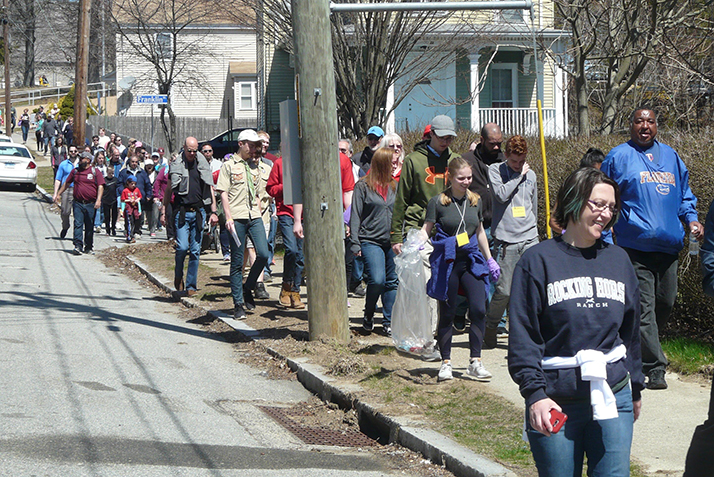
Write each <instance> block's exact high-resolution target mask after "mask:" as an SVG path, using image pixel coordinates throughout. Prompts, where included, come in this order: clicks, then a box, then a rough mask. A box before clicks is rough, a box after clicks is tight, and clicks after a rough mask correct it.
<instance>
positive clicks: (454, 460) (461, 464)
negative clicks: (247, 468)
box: [127, 256, 516, 477]
mask: <svg viewBox="0 0 714 477" xmlns="http://www.w3.org/2000/svg"><path fill="white" fill-rule="evenodd" d="M127 258H128V259H129V260H130V261H132V262H133V263H134V265H135V266H136V268H137V269H138V270H139V271H140V272H141V273H142V274H144V275H145V276H146V278H147V279H148V280H149V281H150V282H151V283H153V284H154V285H156V286H157V287H159V288H160V289H162V290H163V291H165V292H167V293H172V292H173V291H174V289H173V288H171V287H169V286H168V285H166V283H169V282H168V281H167V280H165V279H164V278H163V277H160V276H158V275H154V274H153V273H152V272H150V271H149V270H148V268H147V267H146V266H145V265H143V264H142V263H141V262H140V261H139V260H138V259H137V258H136V257H133V256H127ZM180 302H181V303H182V304H183V305H185V306H187V307H189V308H201V309H202V310H203V311H205V312H206V313H207V314H208V315H209V316H212V317H213V318H216V319H219V320H221V321H223V322H224V323H226V324H227V325H228V326H230V327H231V328H233V329H234V330H236V331H238V332H239V333H242V334H243V335H245V336H246V337H248V338H250V339H252V340H254V341H259V340H261V339H263V337H262V335H261V334H260V331H258V330H255V329H253V328H251V327H250V326H248V325H246V324H245V323H244V322H242V321H237V320H234V319H233V318H231V317H230V316H228V315H227V314H225V313H222V312H217V311H213V310H206V309H205V308H203V307H201V306H200V305H198V304H197V303H196V302H195V301H193V300H190V299H187V298H185V297H182V298H181V300H180ZM266 350H267V352H268V354H270V355H271V356H273V357H275V358H278V359H281V360H284V361H285V362H286V363H287V364H288V366H289V367H290V369H291V370H292V371H293V372H294V373H296V374H297V378H298V381H300V383H301V384H302V385H303V386H304V387H305V388H306V389H307V390H309V391H311V392H313V393H315V394H316V395H318V396H319V397H320V399H322V400H324V401H330V402H334V403H336V404H338V405H339V406H340V407H342V408H344V409H354V410H355V411H357V416H358V421H359V423H360V427H367V428H372V429H375V430H377V431H378V432H379V433H380V434H382V435H388V436H389V442H390V443H391V442H396V443H397V444H399V445H401V446H403V447H406V448H407V449H410V450H412V451H414V452H419V453H420V454H421V455H422V456H424V458H426V459H429V460H431V461H432V462H433V463H435V464H438V465H442V466H444V467H445V468H446V470H448V471H449V472H451V473H453V474H454V475H455V476H457V477H516V474H515V473H513V472H512V471H511V470H509V469H507V468H506V467H504V466H502V465H501V464H498V463H496V462H493V461H491V460H489V459H487V458H485V457H483V456H481V455H478V454H476V453H475V452H473V451H472V450H470V449H467V448H466V447H464V446H462V445H461V444H457V443H456V442H454V441H453V440H451V439H450V438H448V437H446V436H444V435H443V434H440V433H438V432H435V431H432V430H430V429H425V428H423V427H418V424H419V423H418V422H414V421H409V420H407V419H402V418H393V417H390V416H387V415H385V414H382V413H381V412H380V411H378V410H377V409H376V408H375V407H374V406H372V405H370V404H368V403H366V402H364V401H361V400H360V399H358V398H356V397H355V396H354V393H355V392H356V391H358V390H361V388H360V387H359V386H344V385H343V387H338V386H337V385H336V384H334V380H333V379H331V378H330V377H329V376H327V375H325V374H324V372H323V368H322V367H321V366H318V365H315V364H311V363H308V362H307V358H298V359H293V358H289V357H287V356H283V355H282V354H280V353H279V352H277V351H276V350H274V349H272V348H269V347H266Z"/></svg>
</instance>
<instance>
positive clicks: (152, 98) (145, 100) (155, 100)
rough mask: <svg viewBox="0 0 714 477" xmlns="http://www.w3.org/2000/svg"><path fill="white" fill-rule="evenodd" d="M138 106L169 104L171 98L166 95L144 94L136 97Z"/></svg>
mask: <svg viewBox="0 0 714 477" xmlns="http://www.w3.org/2000/svg"><path fill="white" fill-rule="evenodd" d="M136 102H137V104H168V102H169V96H168V95H166V94H143V95H140V96H137V97H136Z"/></svg>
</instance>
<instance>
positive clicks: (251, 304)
mask: <svg viewBox="0 0 714 477" xmlns="http://www.w3.org/2000/svg"><path fill="white" fill-rule="evenodd" d="M243 301H244V302H245V309H246V310H255V300H254V299H253V291H252V290H249V289H247V288H246V287H245V285H244V286H243Z"/></svg>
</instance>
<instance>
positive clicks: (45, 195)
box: [35, 186, 54, 204]
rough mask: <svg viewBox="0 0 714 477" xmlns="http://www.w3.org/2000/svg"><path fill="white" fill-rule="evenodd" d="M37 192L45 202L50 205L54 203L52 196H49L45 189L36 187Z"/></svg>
mask: <svg viewBox="0 0 714 477" xmlns="http://www.w3.org/2000/svg"><path fill="white" fill-rule="evenodd" d="M35 190H36V191H37V192H38V193H39V194H40V197H42V198H43V199H44V200H45V202H49V203H50V204H51V203H52V202H54V201H53V200H52V196H51V195H50V194H48V193H47V191H46V190H45V189H43V188H42V187H40V186H35Z"/></svg>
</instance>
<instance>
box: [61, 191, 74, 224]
mask: <svg viewBox="0 0 714 477" xmlns="http://www.w3.org/2000/svg"><path fill="white" fill-rule="evenodd" d="M60 198H61V202H60V215H61V216H62V230H68V229H69V217H70V215H72V204H73V203H74V187H68V188H67V190H65V191H64V192H62V196H61V197H60Z"/></svg>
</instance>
